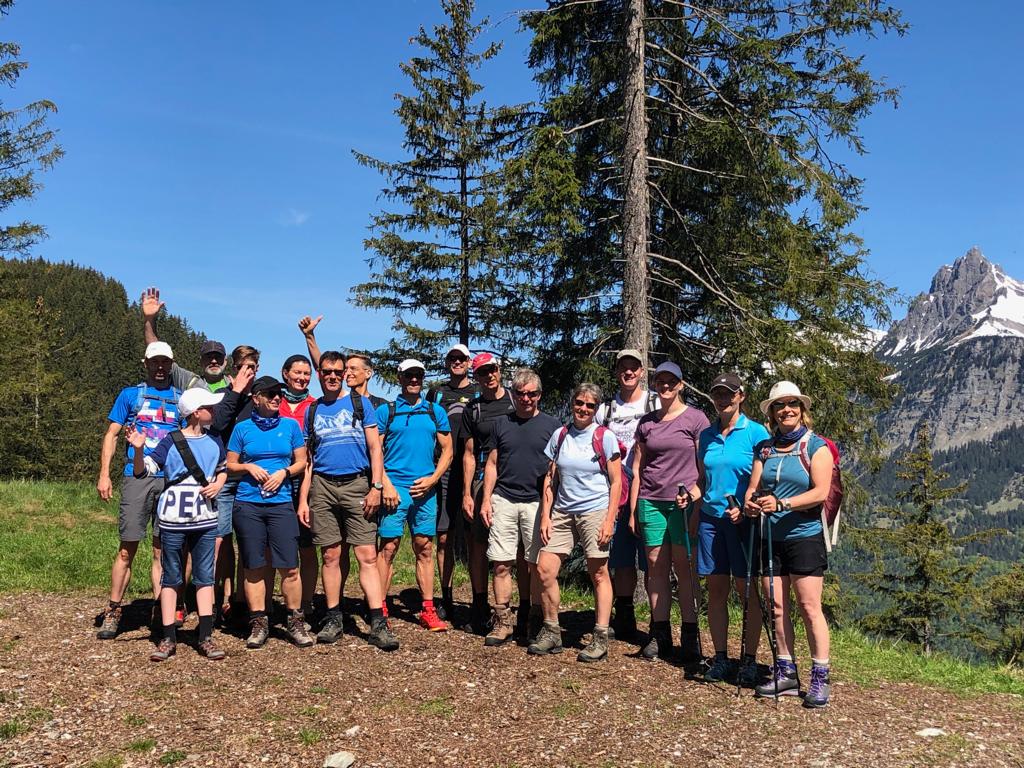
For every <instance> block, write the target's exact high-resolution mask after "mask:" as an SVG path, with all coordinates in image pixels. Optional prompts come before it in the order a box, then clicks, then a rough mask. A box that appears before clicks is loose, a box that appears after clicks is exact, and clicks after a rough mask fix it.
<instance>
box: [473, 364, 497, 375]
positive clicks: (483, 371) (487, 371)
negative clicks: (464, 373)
mask: <svg viewBox="0 0 1024 768" xmlns="http://www.w3.org/2000/svg"><path fill="white" fill-rule="evenodd" d="M497 372H498V366H496V365H488V366H486V367H484V368H477V369H476V370H475V371H473V375H474V376H491V375H493V374H495V373H497Z"/></svg>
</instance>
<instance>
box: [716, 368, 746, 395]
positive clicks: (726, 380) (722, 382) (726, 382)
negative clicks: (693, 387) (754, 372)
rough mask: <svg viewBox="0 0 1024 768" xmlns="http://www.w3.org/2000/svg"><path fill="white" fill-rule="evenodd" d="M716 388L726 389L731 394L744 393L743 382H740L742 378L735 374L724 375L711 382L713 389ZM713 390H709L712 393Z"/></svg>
mask: <svg viewBox="0 0 1024 768" xmlns="http://www.w3.org/2000/svg"><path fill="white" fill-rule="evenodd" d="M715 387H725V388H726V389H728V390H729V391H730V392H742V391H743V382H742V381H740V377H739V376H737V375H736V374H735V373H723V374H722V375H721V376H719V377H718V378H717V379H715V380H714V381H713V382H711V389H714V388H715ZM711 389H709V390H708V391H709V392H710V391H711Z"/></svg>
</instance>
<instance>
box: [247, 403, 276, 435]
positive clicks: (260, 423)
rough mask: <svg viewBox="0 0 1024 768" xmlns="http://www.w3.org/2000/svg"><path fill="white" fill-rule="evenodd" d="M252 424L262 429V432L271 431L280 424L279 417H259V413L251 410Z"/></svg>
mask: <svg viewBox="0 0 1024 768" xmlns="http://www.w3.org/2000/svg"><path fill="white" fill-rule="evenodd" d="M252 423H253V424H255V425H256V426H257V427H259V428H260V429H262V430H263V431H264V432H266V431H268V430H271V429H273V428H274V427H276V426H277V425H278V424H280V423H281V417H280V416H276V415H275V416H260V414H259V412H258V411H257V410H256V409H255V408H253V409H252Z"/></svg>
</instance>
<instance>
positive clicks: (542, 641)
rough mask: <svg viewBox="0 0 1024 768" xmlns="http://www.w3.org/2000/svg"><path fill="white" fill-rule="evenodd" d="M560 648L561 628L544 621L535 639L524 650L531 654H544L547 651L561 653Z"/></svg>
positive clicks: (547, 652)
mask: <svg viewBox="0 0 1024 768" xmlns="http://www.w3.org/2000/svg"><path fill="white" fill-rule="evenodd" d="M562 650H563V649H562V628H561V627H559V626H557V625H556V626H551V625H550V624H548V623H547V622H544V624H543V626H542V627H541V628H540V632H538V633H537V639H536V640H534V641H533V642H532V643H530V647H529V648H527V649H526V652H527V653H529V654H531V655H533V656H545V655H547V654H549V653H561V652H562Z"/></svg>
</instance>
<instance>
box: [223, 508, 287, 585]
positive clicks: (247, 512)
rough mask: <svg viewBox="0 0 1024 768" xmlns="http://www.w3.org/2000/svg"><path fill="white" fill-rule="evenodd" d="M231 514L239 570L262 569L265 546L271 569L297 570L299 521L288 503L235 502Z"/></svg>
mask: <svg viewBox="0 0 1024 768" xmlns="http://www.w3.org/2000/svg"><path fill="white" fill-rule="evenodd" d="M233 515H234V519H235V533H237V534H238V551H239V552H240V553H241V555H242V567H243V568H246V569H249V570H253V569H255V568H264V567H266V565H267V558H266V550H267V547H269V548H270V567H271V568H298V567H299V518H297V517H296V516H295V509H294V508H293V507H292V503H291V502H290V501H286V502H284V503H283V504H257V503H254V502H251V501H237V500H236V501H235V509H234V512H233Z"/></svg>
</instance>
